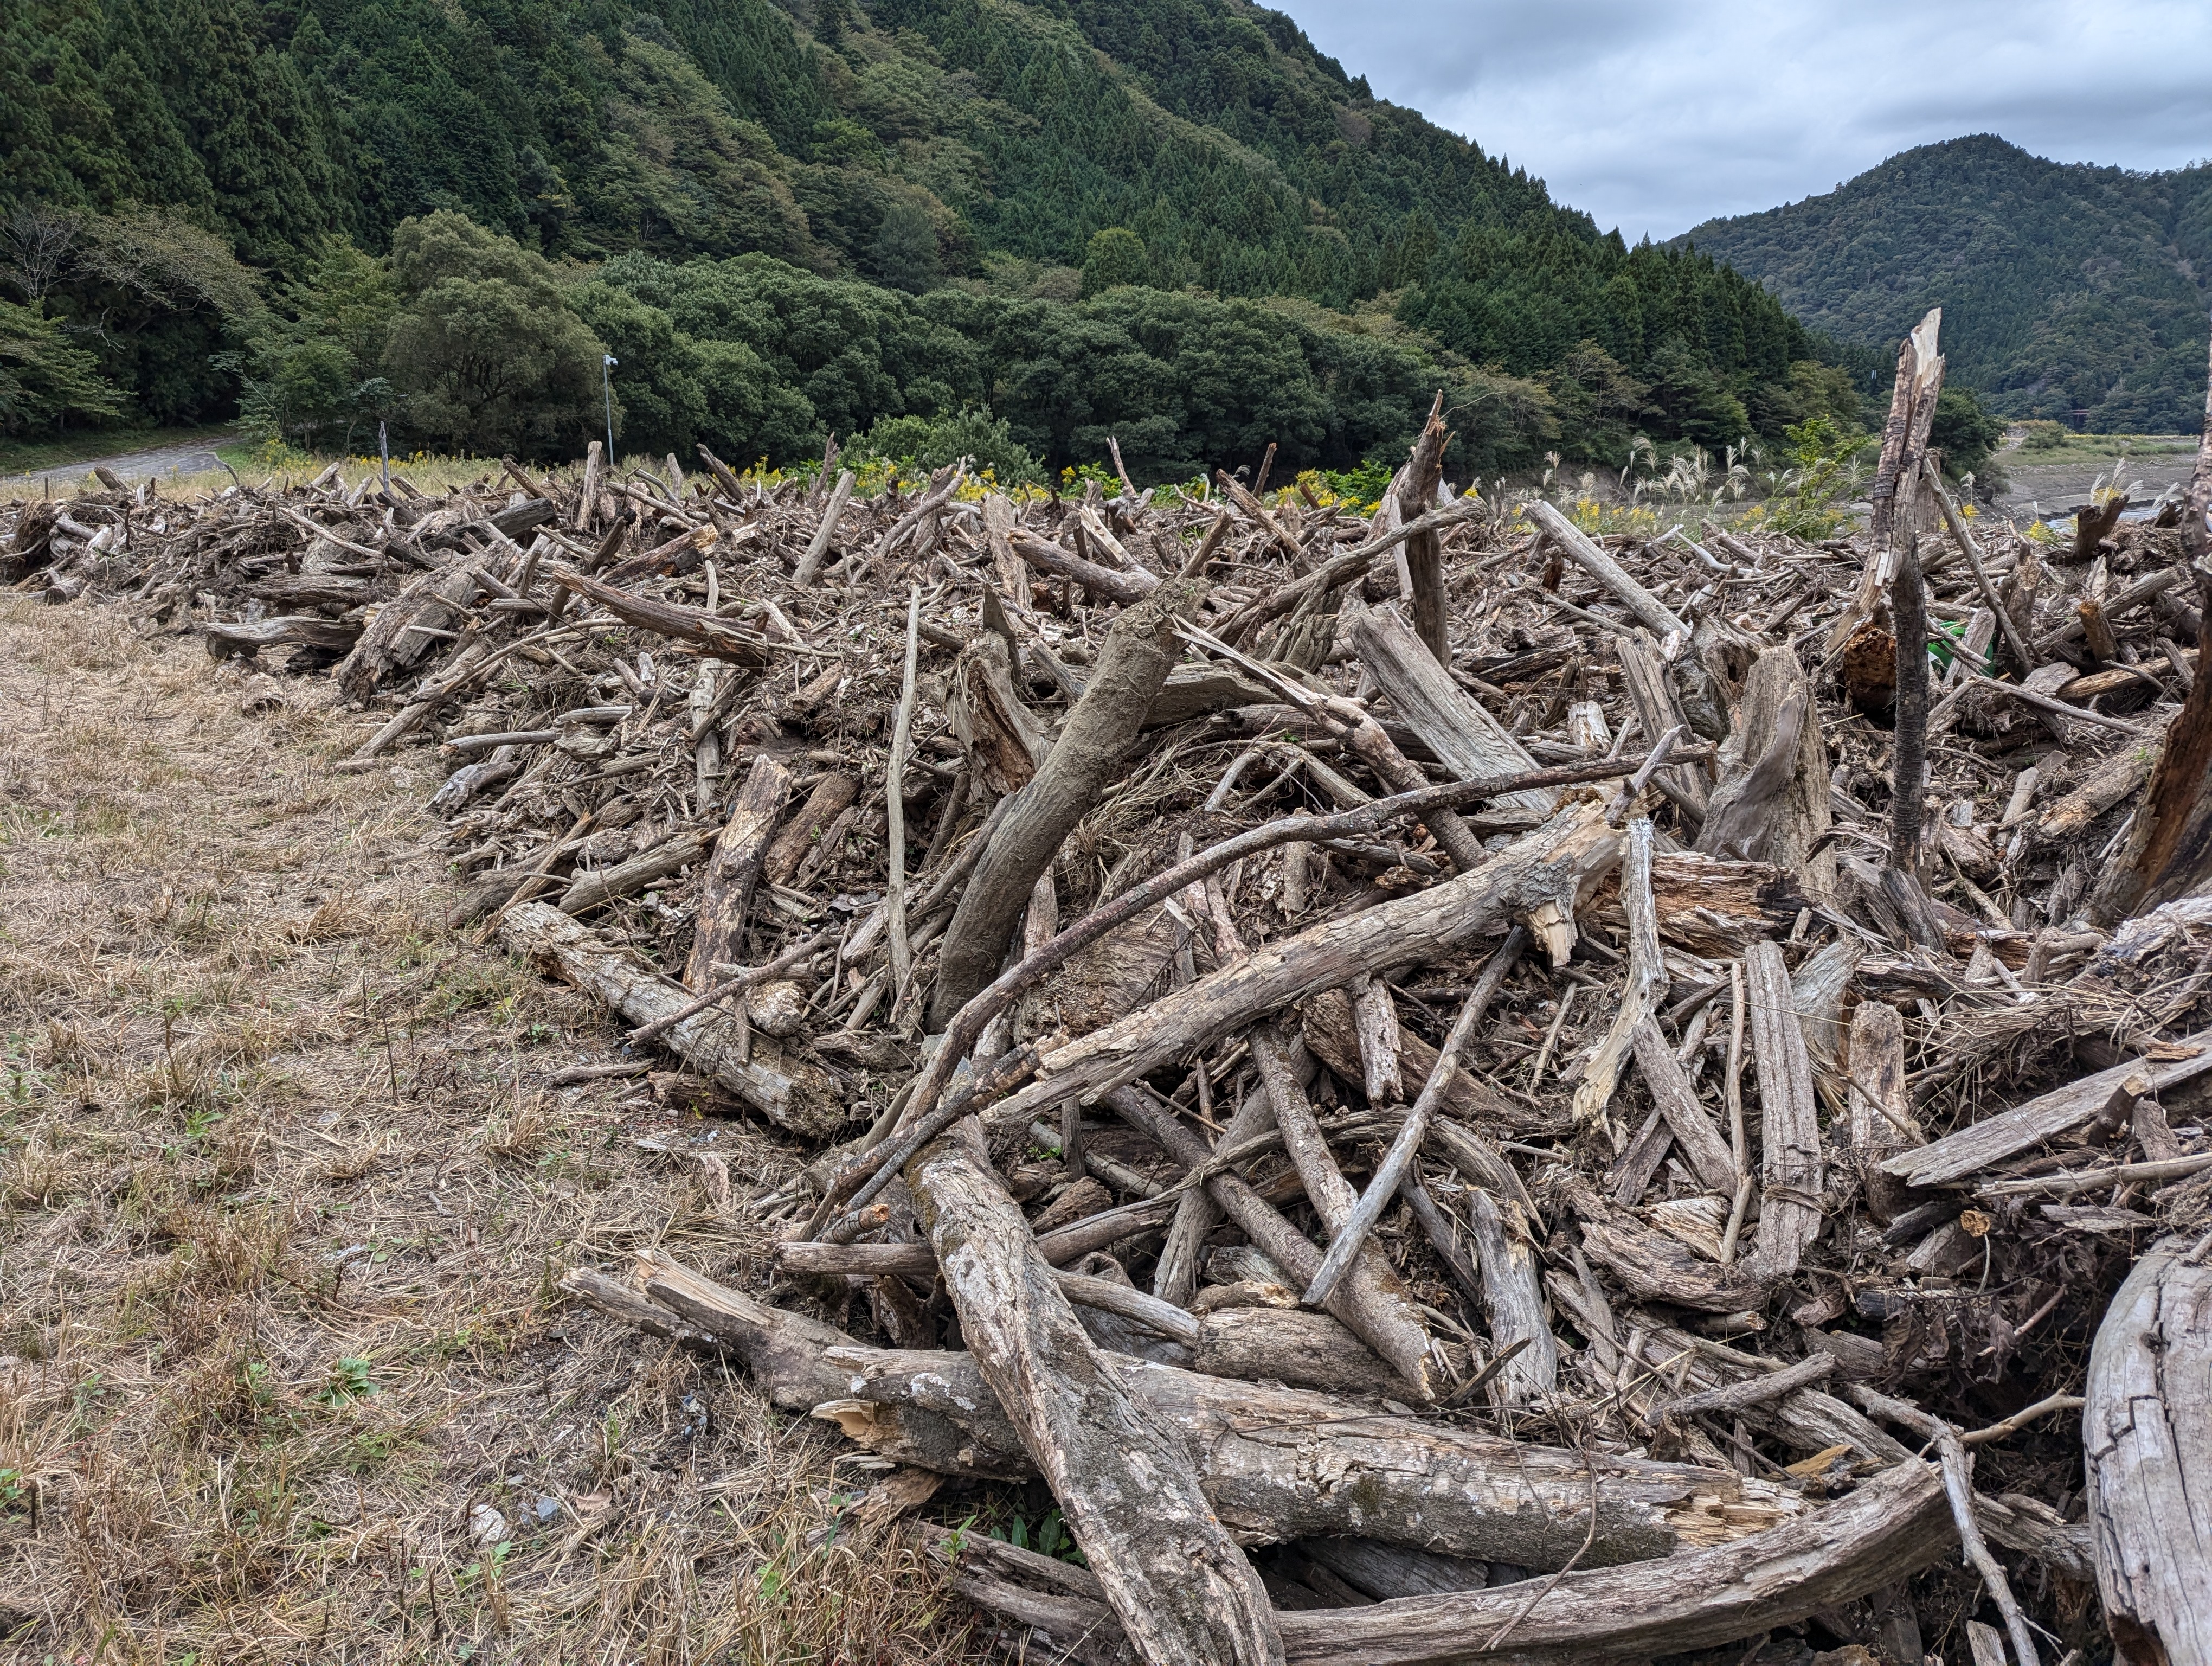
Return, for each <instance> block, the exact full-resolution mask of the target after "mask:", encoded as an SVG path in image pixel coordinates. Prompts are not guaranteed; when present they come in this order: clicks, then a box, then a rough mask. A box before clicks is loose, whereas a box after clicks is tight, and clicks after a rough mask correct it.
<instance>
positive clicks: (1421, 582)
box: [1398, 393, 1451, 669]
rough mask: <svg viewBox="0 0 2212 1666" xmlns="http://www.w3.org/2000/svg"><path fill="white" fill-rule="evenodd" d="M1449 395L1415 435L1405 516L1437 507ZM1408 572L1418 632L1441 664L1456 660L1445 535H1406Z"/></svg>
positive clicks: (1403, 498) (1402, 507)
mask: <svg viewBox="0 0 2212 1666" xmlns="http://www.w3.org/2000/svg"><path fill="white" fill-rule="evenodd" d="M1443 407H1444V396H1443V394H1442V393H1438V394H1437V398H1436V403H1435V404H1433V405H1431V407H1430V408H1429V420H1428V421H1427V422H1426V423H1424V424H1423V425H1422V428H1421V433H1420V437H1419V439H1417V440H1415V441H1413V455H1412V456H1411V457H1410V458H1408V459H1407V462H1406V468H1405V473H1404V477H1403V483H1402V484H1401V486H1400V487H1399V488H1398V514H1399V518H1400V520H1401V522H1403V521H1413V520H1419V519H1420V518H1421V517H1422V516H1423V515H1424V514H1426V513H1427V512H1428V511H1429V510H1431V509H1433V508H1436V507H1437V484H1438V483H1439V482H1440V481H1442V479H1443V466H1444V418H1443ZM1405 548H1406V576H1407V581H1408V582H1409V584H1410V587H1411V588H1412V592H1413V632H1414V634H1415V635H1417V636H1419V638H1420V640H1421V641H1422V643H1423V644H1424V645H1425V647H1426V648H1428V650H1429V652H1430V653H1431V654H1433V655H1435V656H1436V663H1437V666H1439V667H1440V668H1444V669H1449V666H1450V665H1451V637H1450V634H1449V615H1448V614H1447V612H1446V611H1445V607H1444V541H1443V535H1442V534H1441V533H1438V532H1434V531H1429V532H1416V533H1414V534H1413V536H1412V537H1410V538H1407V540H1406V545H1405Z"/></svg>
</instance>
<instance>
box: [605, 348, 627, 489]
mask: <svg viewBox="0 0 2212 1666" xmlns="http://www.w3.org/2000/svg"><path fill="white" fill-rule="evenodd" d="M621 362H622V361H621V360H620V359H617V357H615V356H614V355H613V354H611V353H602V354H600V355H599V392H602V393H604V394H605V395H606V398H607V466H608V467H609V468H610V469H611V468H612V467H614V465H615V384H614V378H613V377H612V376H611V374H609V373H610V372H611V371H612V370H613V368H615V366H617V364H620V363H621Z"/></svg>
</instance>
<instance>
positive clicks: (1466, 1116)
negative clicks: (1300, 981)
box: [1299, 931, 1528, 1122]
mask: <svg viewBox="0 0 2212 1666" xmlns="http://www.w3.org/2000/svg"><path fill="white" fill-rule="evenodd" d="M1527 937H1528V933H1526V932H1525V931H1524V932H1523V933H1522V940H1523V942H1524V943H1525V942H1526V940H1527ZM1299 1011H1300V1016H1301V1019H1302V1023H1301V1025H1300V1030H1299V1034H1300V1037H1301V1038H1302V1039H1303V1040H1304V1043H1305V1044H1306V1049H1307V1050H1308V1051H1309V1052H1310V1053H1311V1054H1312V1055H1314V1056H1315V1057H1316V1058H1317V1059H1319V1060H1320V1061H1322V1063H1323V1064H1325V1065H1327V1066H1328V1067H1329V1068H1330V1069H1331V1070H1332V1071H1334V1073H1336V1074H1337V1075H1339V1076H1341V1077H1342V1078H1343V1079H1345V1080H1346V1081H1348V1082H1356V1081H1358V1079H1360V1077H1361V1074H1362V1073H1363V1070H1364V1062H1365V1061H1364V1060H1363V1058H1362V1057H1361V1055H1360V1050H1359V1039H1358V1029H1357V1020H1356V1018H1355V1015H1354V1013H1353V1012H1352V1000H1351V997H1350V996H1348V995H1346V994H1345V993H1344V992H1343V991H1342V990H1340V989H1328V990H1324V991H1322V993H1321V994H1317V995H1316V996H1314V997H1313V998H1312V999H1311V1000H1308V1001H1307V1002H1306V1003H1305V1005H1304V1006H1303V1007H1301V1008H1300V1009H1299ZM1397 1041H1398V1052H1397V1063H1398V1076H1399V1079H1400V1080H1401V1081H1427V1080H1429V1079H1431V1077H1432V1076H1434V1075H1435V1073H1436V1062H1437V1049H1435V1048H1433V1047H1431V1046H1430V1045H1429V1043H1426V1042H1425V1041H1423V1040H1422V1039H1421V1038H1420V1037H1419V1036H1417V1035H1415V1034H1414V1033H1413V1031H1410V1030H1407V1029H1406V1028H1405V1027H1403V1026H1402V1025H1401V1026H1400V1028H1399V1031H1398V1037H1397ZM1442 1109H1443V1112H1444V1114H1445V1115H1446V1116H1455V1117H1458V1118H1460V1119H1461V1120H1462V1121H1473V1120H1474V1119H1476V1118H1478V1117H1480V1118H1490V1119H1494V1120H1497V1121H1502V1122H1519V1121H1520V1120H1522V1116H1525V1115H1526V1112H1525V1111H1524V1110H1518V1108H1516V1106H1514V1105H1513V1104H1511V1103H1510V1102H1509V1101H1507V1100H1505V1099H1504V1098H1503V1097H1500V1096H1499V1095H1498V1093H1497V1092H1496V1091H1493V1090H1492V1088H1491V1087H1490V1085H1488V1084H1487V1083H1486V1082H1485V1081H1483V1080H1482V1079H1481V1078H1480V1077H1479V1076H1476V1075H1474V1073H1471V1072H1470V1071H1469V1070H1468V1068H1467V1067H1466V1066H1465V1065H1464V1064H1461V1065H1455V1066H1454V1067H1453V1068H1452V1070H1451V1071H1450V1073H1449V1074H1448V1075H1447V1076H1446V1077H1445V1079H1444V1085H1443V1100H1442Z"/></svg>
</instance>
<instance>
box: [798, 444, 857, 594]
mask: <svg viewBox="0 0 2212 1666" xmlns="http://www.w3.org/2000/svg"><path fill="white" fill-rule="evenodd" d="M853 485H854V474H853V471H852V470H850V469H840V470H838V471H837V483H836V485H835V486H833V487H831V488H830V490H829V506H828V507H827V508H824V509H823V511H822V519H821V520H819V521H817V523H816V524H815V527H814V536H813V537H812V538H809V539H808V540H807V541H806V549H805V551H804V552H803V553H802V554H801V555H800V556H799V566H798V569H797V570H795V571H794V572H793V574H792V575H791V582H792V584H793V586H794V587H797V588H799V589H800V590H804V589H805V588H806V587H807V586H809V585H811V584H812V583H813V582H814V576H815V575H816V574H817V573H819V572H820V571H821V570H822V562H823V557H824V556H827V555H828V554H829V541H830V540H831V539H832V538H836V536H837V523H838V521H839V520H842V519H843V517H844V514H845V506H846V505H847V504H848V503H849V502H852V501H853Z"/></svg>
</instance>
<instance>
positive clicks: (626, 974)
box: [499, 903, 845, 1140]
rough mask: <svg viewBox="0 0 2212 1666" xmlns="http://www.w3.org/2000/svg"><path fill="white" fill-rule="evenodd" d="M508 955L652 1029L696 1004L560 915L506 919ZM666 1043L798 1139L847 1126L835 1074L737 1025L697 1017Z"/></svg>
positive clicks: (547, 911) (714, 1015)
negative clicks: (660, 1019)
mask: <svg viewBox="0 0 2212 1666" xmlns="http://www.w3.org/2000/svg"><path fill="white" fill-rule="evenodd" d="M499 932H500V939H501V942H503V943H504V944H505V945H507V949H508V950H509V951H510V952H513V953H514V954H517V955H520V956H521V957H522V958H524V959H526V960H528V961H530V962H531V963H532V964H534V965H536V966H538V967H539V968H540V969H541V970H545V971H548V972H550V973H553V974H555V975H556V976H560V977H561V978H562V979H563V980H565V981H566V982H569V983H573V984H574V985H575V986H576V987H577V988H580V989H581V990H583V991H584V992H585V993H586V994H589V995H591V996H592V998H593V999H595V1000H599V1001H601V1002H602V1003H604V1004H605V1005H606V1006H611V1007H612V1008H613V1009H614V1010H615V1011H616V1012H619V1013H621V1014H622V1015H623V1017H624V1018H628V1019H629V1021H630V1022H631V1023H632V1024H637V1025H642V1024H651V1023H653V1021H655V1020H656V1019H659V1018H665V1017H668V1016H670V1015H671V1014H672V1013H675V1012H681V1011H682V1010H683V1009H684V1008H685V1007H687V1006H690V1005H691V1004H692V1001H693V999H694V996H695V992H694V991H692V990H690V989H687V988H684V985H682V984H680V983H678V982H676V980H675V979H673V978H671V977H665V976H662V975H661V974H660V973H659V972H656V971H654V970H653V968H651V967H650V966H648V965H647V964H645V963H644V962H643V961H641V960H640V959H639V958H637V957H636V956H635V955H634V954H632V953H630V952H629V951H627V950H624V949H617V948H614V947H612V946H611V945H608V944H606V943H605V942H603V941H602V940H601V939H599V938H598V937H596V936H594V935H593V934H592V932H591V931H590V930H589V929H587V928H586V927H583V926H580V925H579V924H578V923H577V922H576V921H574V920H572V919H570V918H569V917H568V915H566V914H563V913H562V911H561V910H560V909H556V908H554V907H552V906H551V905H550V904H549V903H520V904H518V905H517V906H516V907H514V908H513V909H509V910H508V911H507V916H506V918H504V919H503V920H501V921H500V927H499ZM662 1043H663V1045H665V1046H666V1047H667V1048H668V1049H670V1050H671V1052H673V1053H676V1054H677V1055H679V1056H680V1057H682V1058H683V1060H684V1061H685V1062H686V1063H687V1064H689V1065H690V1067H692V1068H693V1069H695V1070H696V1071H697V1072H698V1073H700V1074H701V1075H702V1076H706V1077H708V1078H710V1079H713V1080H714V1082H715V1083H717V1084H718V1085H720V1086H722V1087H724V1088H726V1089H727V1090H728V1091H730V1092H732V1093H733V1094H735V1095H736V1096H737V1097H738V1098H739V1099H741V1100H743V1101H744V1103H745V1104H748V1105H750V1107H751V1108H752V1109H753V1110H757V1111H759V1112H760V1113H761V1115H763V1116H766V1117H768V1118H769V1120H770V1121H772V1122H776V1123H778V1124H780V1125H781V1126H782V1127H784V1128H789V1129H791V1130H792V1132H793V1133H794V1134H806V1135H808V1136H809V1137H811V1138H813V1139H817V1140H818V1139H823V1138H825V1137H826V1136H828V1135H829V1134H832V1133H834V1132H835V1131H836V1129H837V1128H839V1127H840V1126H842V1124H843V1122H844V1121H845V1107H844V1105H843V1104H842V1096H841V1095H840V1093H839V1091H838V1088H837V1083H836V1079H835V1078H834V1077H832V1076H831V1075H830V1074H829V1072H827V1071H826V1070H824V1069H823V1068H822V1067H821V1066H819V1065H817V1064H810V1063H808V1062H807V1061H805V1060H804V1059H800V1058H797V1057H793V1056H787V1055H784V1054H782V1053H781V1052H780V1051H779V1050H778V1049H775V1047H774V1046H773V1045H772V1044H771V1043H768V1042H766V1041H764V1040H763V1039H761V1038H759V1037H753V1036H752V1035H751V1034H750V1031H749V1030H748V1029H747V1028H746V1026H745V1025H744V1024H743V1023H742V1022H741V1021H740V1020H738V1019H737V1018H731V1017H728V1016H726V1015H725V1014H723V1013H720V1012H696V1013H694V1014H693V1015H692V1016H691V1017H690V1018H684V1019H683V1020H682V1021H681V1022H679V1023H678V1024H677V1025H674V1026H673V1027H672V1028H671V1029H670V1030H668V1031H666V1033H665V1035H664V1036H663V1037H662Z"/></svg>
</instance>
